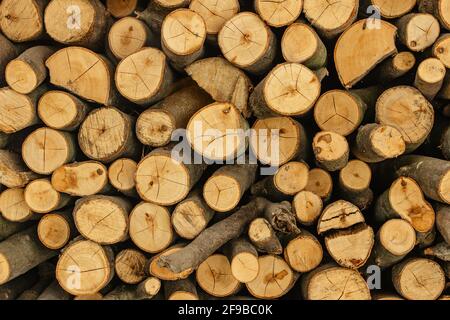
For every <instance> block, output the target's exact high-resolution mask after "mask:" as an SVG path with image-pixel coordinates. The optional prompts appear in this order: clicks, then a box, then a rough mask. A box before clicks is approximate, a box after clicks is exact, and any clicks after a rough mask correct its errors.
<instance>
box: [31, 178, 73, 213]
mask: <svg viewBox="0 0 450 320" xmlns="http://www.w3.org/2000/svg"><path fill="white" fill-rule="evenodd" d="M24 197H25V202H26V204H27V205H28V207H29V208H30V209H31V210H32V211H34V212H37V213H49V212H51V211H55V210H58V209H61V208H62V207H64V206H66V205H67V204H68V203H69V202H70V200H71V199H70V197H69V196H68V195H66V194H61V193H59V192H58V191H56V190H55V188H53V186H52V184H51V182H50V180H49V179H36V180H33V181H31V182H30V183H29V184H28V185H27V186H26V187H25V190H24Z"/></svg>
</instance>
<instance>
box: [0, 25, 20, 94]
mask: <svg viewBox="0 0 450 320" xmlns="http://www.w3.org/2000/svg"><path fill="white" fill-rule="evenodd" d="M0 19H1V17H0ZM0 27H1V25H0ZM0 46H1V48H2V51H1V52H0V85H1V86H2V87H3V85H4V84H5V69H6V65H7V64H8V63H9V62H10V61H11V60H13V59H14V58H16V57H17V56H18V55H19V53H20V52H19V48H18V47H17V46H16V45H14V44H13V43H12V42H11V41H9V40H8V38H6V37H4V36H3V35H2V34H0Z"/></svg>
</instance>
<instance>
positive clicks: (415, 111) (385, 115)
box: [376, 86, 434, 153]
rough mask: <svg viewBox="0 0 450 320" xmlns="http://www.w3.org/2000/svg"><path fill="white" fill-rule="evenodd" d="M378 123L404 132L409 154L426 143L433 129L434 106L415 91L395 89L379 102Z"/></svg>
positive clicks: (407, 87) (413, 89) (382, 96)
mask: <svg viewBox="0 0 450 320" xmlns="http://www.w3.org/2000/svg"><path fill="white" fill-rule="evenodd" d="M400 115H401V116H400ZM376 121H377V122H378V123H379V124H382V125H388V126H391V127H394V128H396V129H397V130H398V131H400V132H401V134H402V136H403V140H405V143H406V152H407V153H408V152H412V151H414V150H415V149H417V148H418V147H419V146H420V145H421V144H422V143H423V142H424V141H425V139H426V138H427V136H428V135H429V134H430V132H431V129H432V128H433V123H434V111H433V106H432V105H431V104H430V103H429V102H428V101H427V99H426V98H425V97H424V96H423V95H422V94H421V93H420V91H419V90H417V89H415V88H413V87H409V86H398V87H393V88H390V89H387V90H386V91H384V92H383V93H382V94H381V96H380V97H379V98H378V101H377V104H376Z"/></svg>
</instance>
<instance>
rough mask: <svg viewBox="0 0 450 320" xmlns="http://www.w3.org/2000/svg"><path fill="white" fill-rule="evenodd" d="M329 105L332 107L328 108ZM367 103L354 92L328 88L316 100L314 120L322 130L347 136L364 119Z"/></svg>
mask: <svg viewBox="0 0 450 320" xmlns="http://www.w3.org/2000/svg"><path fill="white" fill-rule="evenodd" d="M330 105H332V106H333V107H332V108H330ZM366 110H367V104H366V103H365V102H364V101H363V100H362V99H361V98H359V97H358V96H357V95H356V94H352V93H351V92H350V91H344V90H330V91H327V92H325V93H324V94H322V95H321V96H320V98H319V99H318V100H317V102H316V105H315V107H314V120H315V121H316V123H317V125H318V126H319V128H320V129H321V130H322V131H332V132H335V133H338V134H340V135H342V136H348V135H350V134H351V133H352V132H353V131H355V130H356V129H357V128H358V127H359V125H360V124H361V122H362V121H363V119H364V115H365V113H366Z"/></svg>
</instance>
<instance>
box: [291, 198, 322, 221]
mask: <svg viewBox="0 0 450 320" xmlns="http://www.w3.org/2000/svg"><path fill="white" fill-rule="evenodd" d="M322 208H323V203H322V199H321V198H320V196H318V195H317V194H315V193H313V192H311V191H306V190H303V191H300V192H299V193H297V194H296V195H295V197H294V200H293V201H292V209H293V212H294V213H295V216H296V218H297V221H298V222H299V223H300V224H302V225H305V226H310V225H313V224H314V223H315V222H316V221H317V219H318V218H319V216H320V214H321V213H322Z"/></svg>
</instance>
